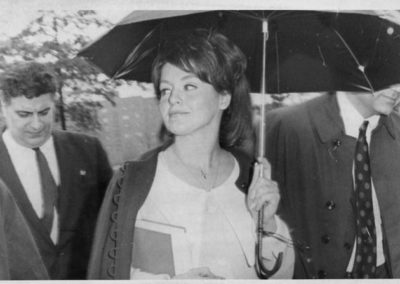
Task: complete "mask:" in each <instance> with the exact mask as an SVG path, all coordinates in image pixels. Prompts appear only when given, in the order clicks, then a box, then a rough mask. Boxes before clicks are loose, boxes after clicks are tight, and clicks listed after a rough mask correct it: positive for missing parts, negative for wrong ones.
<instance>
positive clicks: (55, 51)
mask: <svg viewBox="0 0 400 284" xmlns="http://www.w3.org/2000/svg"><path fill="white" fill-rule="evenodd" d="M111 27H112V24H111V23H110V22H108V21H107V20H104V19H101V18H100V17H99V16H98V15H97V14H96V12H95V11H91V10H85V11H76V12H71V11H62V12H55V11H38V17H37V18H36V19H35V20H33V21H32V22H31V23H30V24H29V25H28V26H27V27H26V28H25V29H24V30H23V31H22V32H21V33H19V34H18V35H17V36H14V37H12V38H10V39H9V40H6V41H4V42H0V54H1V55H0V70H5V69H6V68H8V67H9V66H10V65H12V64H18V63H20V62H23V61H30V60H36V61H39V62H42V63H45V64H49V65H51V66H52V67H53V68H54V70H55V72H56V74H57V75H58V78H59V83H60V84H59V85H60V87H59V90H58V93H59V94H60V97H59V98H60V99H59V101H58V109H59V112H58V115H57V117H58V120H59V121H60V124H61V128H63V129H66V128H67V126H68V128H73V129H74V130H78V131H88V130H98V129H101V124H100V123H99V121H98V118H97V110H98V109H99V108H101V103H100V101H101V98H103V99H106V100H108V101H110V102H111V103H113V97H114V96H115V95H116V93H115V91H114V90H115V88H116V87H117V86H118V85H120V84H123V82H120V81H115V80H109V79H107V77H106V76H105V75H103V74H101V73H100V72H99V70H97V69H96V67H94V66H92V65H91V64H90V63H88V62H87V61H85V60H84V59H82V58H80V57H76V54H77V53H78V51H79V50H80V49H82V48H83V47H84V46H86V45H87V44H89V43H90V42H91V41H92V40H93V39H94V38H95V37H96V36H99V35H100V34H101V33H104V32H105V31H106V30H108V29H110V28H111ZM67 122H69V123H67Z"/></svg>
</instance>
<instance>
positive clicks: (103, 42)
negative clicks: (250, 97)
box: [78, 10, 400, 93]
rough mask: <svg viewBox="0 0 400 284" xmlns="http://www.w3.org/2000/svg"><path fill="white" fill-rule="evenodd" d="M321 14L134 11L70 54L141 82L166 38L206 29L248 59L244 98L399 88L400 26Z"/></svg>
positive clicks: (353, 15) (146, 79)
mask: <svg viewBox="0 0 400 284" xmlns="http://www.w3.org/2000/svg"><path fill="white" fill-rule="evenodd" d="M373 14H374V13H373V11H370V12H367V14H364V13H363V14H356V13H338V12H324V11H290V10H284V11H283V10H282V11H279V10H274V11H268V10H255V11H251V10H244V11H239V10H238V11H228V10H223V11H135V12H133V13H131V14H130V15H129V16H128V17H127V18H126V19H124V20H123V21H122V22H121V23H120V24H118V25H117V26H115V27H114V28H113V29H111V30H110V31H109V32H108V33H106V34H105V35H104V36H103V37H101V38H100V39H98V40H97V41H95V42H94V43H92V44H91V45H89V46H88V47H86V48H85V49H83V50H82V51H81V52H80V53H79V54H78V55H79V56H83V57H85V58H87V59H88V60H89V61H90V62H92V63H93V64H95V65H96V66H98V67H99V68H100V69H101V70H102V71H103V72H104V73H105V74H107V75H108V76H110V77H112V78H117V79H127V80H136V81H142V82H149V81H150V80H151V76H150V74H151V65H152V61H153V60H154V58H155V56H156V54H157V51H158V49H159V48H162V45H163V43H164V42H165V41H166V40H170V39H171V38H173V36H174V35H176V34H179V33H181V32H183V31H186V30H191V29H194V28H212V29H215V30H218V31H219V32H221V33H223V34H225V35H226V36H227V37H228V38H230V39H231V40H232V41H233V42H234V43H236V44H237V45H238V46H239V47H240V48H241V50H242V51H243V52H244V54H245V55H246V57H247V60H248V68H247V76H248V78H249V81H250V85H251V88H252V91H254V92H259V91H260V85H261V74H262V60H263V59H262V53H263V52H262V51H263V50H262V49H263V35H262V22H263V21H266V22H267V23H268V40H267V48H266V91H267V92H268V93H288V92H319V91H331V90H343V91H365V90H370V91H374V90H375V91H376V90H379V89H382V88H385V87H387V86H389V85H392V84H396V83H399V82H400V26H398V25H397V24H395V23H393V22H391V21H388V20H385V19H382V18H380V17H378V16H376V15H373Z"/></svg>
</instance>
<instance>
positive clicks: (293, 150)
mask: <svg viewBox="0 0 400 284" xmlns="http://www.w3.org/2000/svg"><path fill="white" fill-rule="evenodd" d="M266 123H267V130H266V154H267V158H268V159H269V161H270V163H271V164H272V178H273V179H274V180H276V181H277V182H278V184H279V187H280V190H281V205H280V208H279V212H280V215H281V216H282V218H283V219H284V220H285V221H286V222H287V223H288V225H289V227H290V230H291V234H292V237H293V239H294V240H295V241H296V242H298V244H297V248H298V249H297V250H296V264H295V278H344V277H345V273H346V267H347V265H348V263H349V260H350V256H351V253H352V249H353V244H354V240H355V216H354V211H353V206H354V205H353V204H354V201H353V200H354V198H353V193H354V189H353V177H352V164H353V157H354V151H355V143H356V139H355V138H353V137H350V136H347V135H345V133H344V125H343V121H342V119H341V117H340V115H339V107H338V104H337V99H336V96H335V95H323V96H321V97H318V98H316V99H313V100H310V101H308V102H306V103H303V104H300V105H297V106H293V107H288V108H283V109H279V110H274V111H271V112H269V113H268V115H267V117H266ZM370 160H371V171H372V179H373V182H374V185H375V190H376V194H377V198H378V202H379V206H380V211H381V215H382V221H383V229H384V230H383V233H384V248H385V254H386V261H387V262H388V263H389V266H390V268H391V270H392V271H391V272H392V273H393V276H394V277H396V278H398V277H400V222H399V220H400V117H399V115H398V114H396V113H393V114H391V115H389V116H382V117H381V119H380V121H379V124H378V127H377V128H376V129H375V130H374V131H373V132H372V137H371V145H370Z"/></svg>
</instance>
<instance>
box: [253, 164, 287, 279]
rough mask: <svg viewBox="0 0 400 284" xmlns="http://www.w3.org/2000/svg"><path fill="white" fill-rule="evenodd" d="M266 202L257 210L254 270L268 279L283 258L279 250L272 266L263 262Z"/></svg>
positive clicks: (261, 174)
mask: <svg viewBox="0 0 400 284" xmlns="http://www.w3.org/2000/svg"><path fill="white" fill-rule="evenodd" d="M260 166H261V168H260V176H263V172H264V171H263V165H262V164H260ZM265 206H266V204H264V205H263V206H262V207H261V209H260V211H258V222H257V246H256V270H257V273H258V276H259V277H260V278H262V279H268V278H270V277H271V276H272V275H274V274H275V273H276V272H277V271H278V270H279V268H280V267H281V265H282V259H283V253H282V252H280V253H279V254H278V257H277V259H276V262H275V265H274V267H273V268H272V269H271V270H269V269H268V268H266V267H265V265H264V262H263V257H262V251H263V248H262V239H263V236H264V226H263V224H264V207H265Z"/></svg>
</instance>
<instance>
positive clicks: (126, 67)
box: [113, 30, 154, 79]
mask: <svg viewBox="0 0 400 284" xmlns="http://www.w3.org/2000/svg"><path fill="white" fill-rule="evenodd" d="M153 33H154V30H151V31H150V32H149V33H147V34H146V36H145V37H144V38H143V40H142V41H141V42H140V43H139V44H138V45H137V46H136V47H135V48H134V49H133V50H132V52H130V53H129V55H128V57H127V58H126V59H125V61H124V64H122V65H121V67H120V68H119V69H118V70H117V71H116V72H115V74H114V76H113V78H117V79H118V78H120V77H122V76H124V75H125V74H127V73H129V72H130V71H131V70H132V69H133V68H135V66H136V65H137V64H138V62H140V61H141V60H142V59H143V58H145V57H146V56H147V55H148V54H150V53H151V52H152V51H153V50H154V48H150V49H149V50H146V51H144V52H142V53H139V52H138V50H140V48H141V47H142V46H143V45H144V43H145V42H146V41H147V40H148V39H149V38H150V37H151V36H152V34H153ZM139 54H140V55H139Z"/></svg>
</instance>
